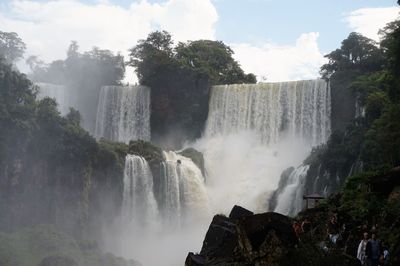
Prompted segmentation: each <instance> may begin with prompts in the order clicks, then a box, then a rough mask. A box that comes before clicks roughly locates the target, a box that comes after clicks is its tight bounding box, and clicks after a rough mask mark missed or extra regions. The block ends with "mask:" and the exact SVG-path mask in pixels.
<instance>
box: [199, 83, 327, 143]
mask: <svg viewBox="0 0 400 266" xmlns="http://www.w3.org/2000/svg"><path fill="white" fill-rule="evenodd" d="M243 130H254V131H255V132H256V133H257V134H258V135H259V136H260V138H261V140H262V142H263V143H276V142H278V141H279V140H280V138H281V137H282V135H283V134H287V135H289V136H292V137H295V136H297V137H302V138H304V139H305V140H307V141H309V142H310V143H311V144H312V145H317V144H320V143H322V142H325V141H326V139H327V137H328V136H329V134H330V89H329V86H328V84H327V83H326V82H325V81H324V80H321V79H317V80H302V81H292V82H281V83H259V84H252V85H248V84H239V85H221V86H215V87H213V88H212V95H211V100H210V109H209V117H208V120H207V127H206V136H213V135H217V134H222V135H228V134H230V133H236V132H240V131H243Z"/></svg>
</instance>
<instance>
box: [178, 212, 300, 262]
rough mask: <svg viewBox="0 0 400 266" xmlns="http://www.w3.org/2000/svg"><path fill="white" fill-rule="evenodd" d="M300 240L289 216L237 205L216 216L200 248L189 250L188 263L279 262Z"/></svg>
mask: <svg viewBox="0 0 400 266" xmlns="http://www.w3.org/2000/svg"><path fill="white" fill-rule="evenodd" d="M297 241H298V240H297V237H296V235H295V232H294V231H293V228H292V225H291V221H290V219H289V218H288V217H286V216H284V215H281V214H278V213H272V212H267V213H262V214H252V213H251V212H250V211H248V210H246V209H244V208H242V207H239V206H235V207H234V208H233V209H232V212H231V214H230V215H229V217H225V216H222V215H216V216H214V218H213V221H212V222H211V225H210V227H209V229H208V232H207V234H206V237H205V239H204V242H203V247H202V249H201V252H200V253H199V254H194V253H192V252H190V253H189V254H188V256H187V258H186V261H185V265H187V266H193V265H279V261H280V259H281V258H282V256H284V255H285V254H287V253H288V252H289V250H291V249H292V248H294V246H295V245H296V244H297Z"/></svg>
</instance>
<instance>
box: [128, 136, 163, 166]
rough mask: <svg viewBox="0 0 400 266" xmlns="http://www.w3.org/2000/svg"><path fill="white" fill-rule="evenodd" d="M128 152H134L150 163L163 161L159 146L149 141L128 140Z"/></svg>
mask: <svg viewBox="0 0 400 266" xmlns="http://www.w3.org/2000/svg"><path fill="white" fill-rule="evenodd" d="M128 153H129V154H135V155H138V156H142V157H144V158H145V159H146V161H148V162H149V163H150V164H152V163H160V162H161V161H163V155H162V150H161V148H159V147H157V146H155V145H153V144H152V143H151V142H148V141H143V140H136V141H131V142H129V150H128Z"/></svg>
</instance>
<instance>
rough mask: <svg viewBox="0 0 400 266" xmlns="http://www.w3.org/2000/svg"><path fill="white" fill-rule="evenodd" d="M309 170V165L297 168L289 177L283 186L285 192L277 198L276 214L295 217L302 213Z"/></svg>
mask: <svg viewBox="0 0 400 266" xmlns="http://www.w3.org/2000/svg"><path fill="white" fill-rule="evenodd" d="M309 168H310V166H309V165H301V166H299V167H297V168H296V169H295V170H293V172H292V173H291V174H290V175H289V178H288V180H287V181H286V182H285V184H282V185H283V190H282V192H281V193H279V194H278V196H277V206H276V208H275V210H274V211H275V212H279V213H284V214H288V215H294V214H296V213H298V212H299V211H301V209H302V207H303V193H304V183H305V179H306V176H307V172H308V169H309Z"/></svg>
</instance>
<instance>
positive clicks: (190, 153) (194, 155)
mask: <svg viewBox="0 0 400 266" xmlns="http://www.w3.org/2000/svg"><path fill="white" fill-rule="evenodd" d="M178 154H180V155H182V156H185V157H188V158H190V159H192V161H193V162H194V164H195V165H197V167H198V168H199V169H200V170H201V173H202V174H203V176H204V177H205V176H206V170H205V166H204V156H203V154H202V153H201V152H199V151H198V150H196V149H194V148H187V149H184V150H183V151H180V152H178Z"/></svg>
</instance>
